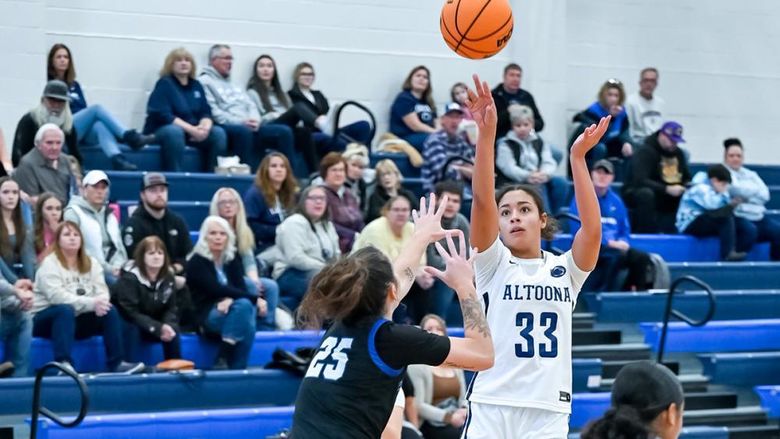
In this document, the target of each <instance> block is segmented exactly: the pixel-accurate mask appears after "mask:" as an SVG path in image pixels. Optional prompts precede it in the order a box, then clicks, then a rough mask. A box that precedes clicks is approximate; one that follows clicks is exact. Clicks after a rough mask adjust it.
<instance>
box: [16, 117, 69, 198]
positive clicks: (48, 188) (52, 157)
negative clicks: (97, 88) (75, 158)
mask: <svg viewBox="0 0 780 439" xmlns="http://www.w3.org/2000/svg"><path fill="white" fill-rule="evenodd" d="M64 139H65V135H64V134H63V132H62V130H61V129H60V127H58V126H57V125H54V124H52V123H47V124H44V125H41V127H40V128H38V132H36V133H35V138H34V144H35V148H34V149H32V150H30V152H28V153H27V154H25V155H24V157H22V160H21V161H20V162H19V167H17V168H16V171H15V172H14V175H13V178H14V180H16V182H17V183H19V189H21V191H22V192H23V193H24V195H23V196H25V197H28V198H27V200H28V201H29V202H30V204H35V203H36V202H37V201H38V195H40V194H42V193H44V192H51V193H53V194H54V195H56V196H57V198H59V199H60V201H62V202H63V203H67V202H68V199H69V198H70V194H71V192H73V191H74V190H75V188H74V187H73V185H74V182H75V177H74V176H73V172H72V171H71V167H70V164H69V162H68V157H67V155H65V154H64V153H63V152H62V142H63V141H64Z"/></svg>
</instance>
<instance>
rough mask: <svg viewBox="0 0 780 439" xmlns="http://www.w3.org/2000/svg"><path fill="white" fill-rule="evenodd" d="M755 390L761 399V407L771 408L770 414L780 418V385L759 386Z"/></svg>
mask: <svg viewBox="0 0 780 439" xmlns="http://www.w3.org/2000/svg"><path fill="white" fill-rule="evenodd" d="M754 390H755V391H756V394H758V397H759V399H760V400H761V407H764V408H765V409H767V410H769V416H770V417H771V418H775V419H778V418H780V386H757V387H756V388H755V389H754Z"/></svg>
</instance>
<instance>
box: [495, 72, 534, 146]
mask: <svg viewBox="0 0 780 439" xmlns="http://www.w3.org/2000/svg"><path fill="white" fill-rule="evenodd" d="M491 93H492V94H493V100H494V101H495V103H496V112H497V116H498V124H497V126H496V139H500V138H502V137H504V136H506V133H507V132H509V130H510V129H511V128H512V122H511V121H510V120H509V110H508V108H509V104H510V103H516V104H520V105H527V106H528V107H531V109H532V110H534V129H535V130H536V131H537V132H538V131H542V130H543V129H544V119H542V115H541V114H539V109H538V108H536V102H535V101H534V97H533V96H532V95H531V93H528V92H527V91H525V90H523V89H522V88H521V89H520V90H518V91H517V95H510V94H509V93H507V92H506V90H504V85H503V84H498V86H497V87H496V88H494V89H493V91H492V92H491Z"/></svg>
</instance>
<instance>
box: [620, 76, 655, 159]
mask: <svg viewBox="0 0 780 439" xmlns="http://www.w3.org/2000/svg"><path fill="white" fill-rule="evenodd" d="M656 87H658V69H656V68H655V67H647V68H644V69H642V71H641V72H640V73H639V91H637V92H636V93H634V94H632V95H629V96H628V98H627V99H626V113H628V133H629V135H630V136H631V141H632V142H633V143H634V145H636V146H640V145H643V144H644V143H645V139H646V138H647V137H648V136H651V135H652V134H653V133H655V132H656V131H658V130H659V129H660V128H661V124H662V123H663V112H664V100H663V99H662V98H661V97H659V96H657V95H654V94H653V93H654V92H655V88H656Z"/></svg>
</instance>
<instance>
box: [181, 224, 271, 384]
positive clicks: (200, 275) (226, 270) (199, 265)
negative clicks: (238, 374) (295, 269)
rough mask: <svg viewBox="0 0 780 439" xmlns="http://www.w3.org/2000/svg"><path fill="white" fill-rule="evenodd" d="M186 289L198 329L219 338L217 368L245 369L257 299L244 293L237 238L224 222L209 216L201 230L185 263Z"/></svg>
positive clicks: (245, 290)
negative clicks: (190, 293) (189, 292)
mask: <svg viewBox="0 0 780 439" xmlns="http://www.w3.org/2000/svg"><path fill="white" fill-rule="evenodd" d="M187 285H188V286H189V288H190V291H191V292H192V298H193V301H194V302H195V308H196V315H197V318H198V322H199V323H200V326H201V328H202V329H203V330H205V331H206V332H207V333H213V334H219V335H220V337H221V340H222V343H221V344H220V349H219V354H218V360H217V366H216V367H221V366H222V363H223V362H224V364H226V366H227V367H228V368H230V369H245V368H246V366H247V362H248V360H249V352H250V351H251V350H252V344H253V343H254V339H255V325H256V322H255V319H256V315H257V309H256V308H255V303H256V302H257V298H258V295H257V292H256V291H251V292H250V291H249V290H248V289H247V285H246V282H245V281H244V267H243V265H242V264H241V258H240V256H239V255H237V254H236V235H235V234H234V233H233V230H232V228H231V227H230V224H228V222H227V221H225V220H224V219H222V218H220V217H218V216H213V215H212V216H209V217H207V218H206V219H205V220H204V221H203V224H202V225H201V226H200V235H199V237H198V242H197V243H196V244H195V247H194V248H193V249H192V253H190V258H189V260H188V261H187Z"/></svg>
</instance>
